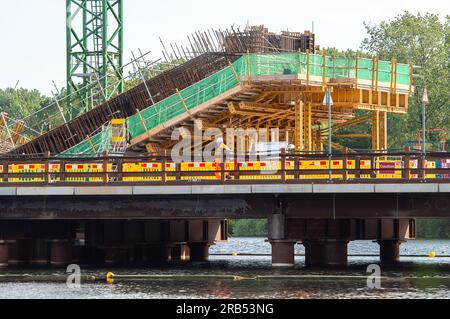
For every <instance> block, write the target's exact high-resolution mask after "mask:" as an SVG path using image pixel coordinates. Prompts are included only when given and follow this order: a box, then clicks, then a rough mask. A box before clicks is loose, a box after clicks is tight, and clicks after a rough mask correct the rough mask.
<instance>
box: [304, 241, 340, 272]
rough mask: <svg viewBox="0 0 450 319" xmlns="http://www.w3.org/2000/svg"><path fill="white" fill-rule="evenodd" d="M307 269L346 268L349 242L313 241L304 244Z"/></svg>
mask: <svg viewBox="0 0 450 319" xmlns="http://www.w3.org/2000/svg"><path fill="white" fill-rule="evenodd" d="M303 245H304V246H305V263H306V266H307V267H344V266H347V262H348V252H347V248H348V241H344V240H311V241H305V242H303Z"/></svg>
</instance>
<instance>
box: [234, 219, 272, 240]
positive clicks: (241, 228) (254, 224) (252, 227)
mask: <svg viewBox="0 0 450 319" xmlns="http://www.w3.org/2000/svg"><path fill="white" fill-rule="evenodd" d="M229 230H230V235H231V236H234V237H267V220H266V219H238V220H231V221H230V224H229Z"/></svg>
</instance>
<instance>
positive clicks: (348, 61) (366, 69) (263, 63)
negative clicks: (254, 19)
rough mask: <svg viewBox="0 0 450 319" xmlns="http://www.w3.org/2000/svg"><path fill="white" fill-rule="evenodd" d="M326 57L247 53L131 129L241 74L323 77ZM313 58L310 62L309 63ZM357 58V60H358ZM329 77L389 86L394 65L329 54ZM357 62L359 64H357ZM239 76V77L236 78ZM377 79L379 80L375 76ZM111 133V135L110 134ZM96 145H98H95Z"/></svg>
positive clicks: (85, 148)
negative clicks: (375, 63) (374, 82)
mask: <svg viewBox="0 0 450 319" xmlns="http://www.w3.org/2000/svg"><path fill="white" fill-rule="evenodd" d="M323 58H324V57H323V56H322V55H320V54H310V55H309V57H308V56H307V54H306V53H273V54H250V55H244V56H242V57H241V58H240V59H238V60H237V61H235V62H234V63H233V67H231V66H228V67H226V68H224V69H223V70H221V71H219V72H217V73H215V74H213V75H211V76H209V77H208V78H205V79H203V80H201V81H200V82H197V83H195V84H194V85H192V86H190V87H188V88H186V89H184V90H182V91H180V95H178V94H174V95H172V96H170V97H168V98H166V99H164V100H162V101H160V102H158V103H156V104H154V105H152V106H150V107H148V108H146V109H144V110H142V111H141V112H140V113H139V114H136V115H133V116H131V117H129V118H128V119H127V128H128V132H129V134H130V135H131V137H132V138H135V137H138V136H140V135H142V134H144V133H145V132H147V131H148V130H151V129H154V128H156V127H158V126H159V125H161V124H164V123H166V122H167V121H169V120H170V119H173V118H174V117H176V116H178V115H181V114H183V113H187V110H186V108H187V109H188V110H191V109H192V108H194V107H196V106H199V105H201V104H202V103H205V102H207V101H209V100H211V99H213V98H215V97H217V96H219V95H221V94H222V93H224V92H226V91H228V90H230V89H233V88H235V87H236V86H238V85H239V81H240V79H239V78H241V77H246V76H250V77H255V76H279V75H306V74H307V72H308V69H309V75H310V78H311V77H314V76H317V77H321V78H322V77H323ZM308 60H309V63H308ZM356 61H357V63H356ZM325 62H326V64H325V77H326V78H327V80H328V79H345V78H350V79H355V78H356V74H358V80H367V81H372V75H375V74H376V73H378V74H377V75H376V77H377V78H378V86H379V87H383V86H384V87H389V85H390V82H391V77H392V76H393V74H392V72H391V67H392V64H391V62H387V61H379V62H378V72H376V71H375V72H374V70H376V66H375V65H373V60H372V59H363V58H359V59H357V60H356V58H332V57H329V56H326V57H325ZM356 64H358V65H357V66H356ZM236 75H237V77H236ZM394 78H396V80H397V84H400V85H408V84H409V81H410V69H409V65H407V64H397V73H396V76H395V77H394ZM374 80H375V79H374ZM109 136H110V135H109ZM92 145H94V147H93V146H92ZM109 145H110V139H109V140H108V134H107V133H105V132H101V133H98V134H97V135H95V136H93V137H92V138H91V140H90V141H89V140H85V141H84V142H82V143H80V144H78V145H76V146H74V147H73V148H71V149H69V150H67V151H65V152H64V153H62V154H61V155H82V154H90V155H95V154H97V155H98V154H101V153H102V152H103V151H105V150H108V148H109Z"/></svg>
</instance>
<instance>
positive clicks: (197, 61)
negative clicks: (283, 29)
mask: <svg viewBox="0 0 450 319" xmlns="http://www.w3.org/2000/svg"><path fill="white" fill-rule="evenodd" d="M238 57H239V55H234V54H227V53H205V54H202V55H201V56H198V57H196V58H193V59H192V60H189V61H187V62H186V63H184V64H182V65H180V66H178V67H175V68H173V69H171V70H168V71H165V72H163V73H161V74H159V75H157V76H155V77H153V78H151V79H149V80H147V81H146V84H144V83H141V84H140V85H138V86H136V87H134V88H133V89H131V90H129V91H127V92H125V93H123V94H120V95H118V96H116V97H114V98H113V99H111V100H109V101H107V102H105V103H103V104H100V105H99V106H97V107H95V108H94V109H92V110H91V111H88V112H86V113H84V114H82V115H80V116H79V117H77V118H75V119H73V120H72V121H70V122H68V123H67V124H64V125H62V126H60V127H57V128H56V129H53V130H52V131H50V132H48V133H45V134H43V135H41V136H39V137H37V138H35V139H33V140H32V141H30V142H28V143H26V144H24V145H21V146H19V147H17V148H15V149H13V150H12V151H10V152H9V154H11V155H23V154H27V155H38V154H45V153H47V152H50V153H52V154H59V153H61V152H63V151H65V150H67V149H69V148H71V147H73V146H75V145H77V144H79V143H81V142H82V141H84V140H85V139H86V137H87V136H90V135H91V134H93V133H94V132H96V131H98V129H100V128H101V127H102V125H104V124H105V123H107V122H109V121H110V120H111V119H113V118H127V117H129V116H131V115H134V114H136V113H137V110H142V109H145V108H147V107H149V106H151V104H152V102H151V100H152V99H153V101H154V102H155V103H157V102H159V101H161V100H164V99H165V98H167V97H169V96H171V95H173V94H175V93H176V90H177V89H179V90H182V89H184V88H186V87H189V86H190V85H192V84H194V83H196V82H198V81H200V80H202V79H204V78H206V77H208V76H210V75H211V74H214V73H215V72H217V71H219V70H221V69H223V68H224V67H226V66H228V65H229V62H233V61H235V60H236V59H237V58H238ZM146 85H147V88H148V90H149V91H150V94H151V95H152V97H151V98H150V96H149V93H148V92H147V88H146Z"/></svg>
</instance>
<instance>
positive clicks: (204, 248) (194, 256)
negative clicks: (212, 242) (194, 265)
mask: <svg viewBox="0 0 450 319" xmlns="http://www.w3.org/2000/svg"><path fill="white" fill-rule="evenodd" d="M189 255H190V260H191V261H208V259H209V244H208V243H189Z"/></svg>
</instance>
